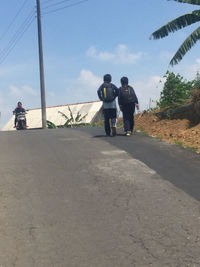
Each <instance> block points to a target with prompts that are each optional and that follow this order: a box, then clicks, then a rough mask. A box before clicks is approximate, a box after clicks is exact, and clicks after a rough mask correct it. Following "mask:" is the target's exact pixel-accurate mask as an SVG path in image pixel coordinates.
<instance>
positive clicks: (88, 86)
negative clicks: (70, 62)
mask: <svg viewBox="0 0 200 267" xmlns="http://www.w3.org/2000/svg"><path fill="white" fill-rule="evenodd" d="M101 83H102V78H100V77H98V76H96V75H94V74H93V73H92V72H91V71H90V70H84V69H83V70H81V71H80V75H79V77H78V78H77V79H75V80H73V81H71V82H70V83H69V85H68V88H67V99H68V103H73V102H83V101H93V100H97V99H98V97H97V89H98V88H99V86H100V85H101Z"/></svg>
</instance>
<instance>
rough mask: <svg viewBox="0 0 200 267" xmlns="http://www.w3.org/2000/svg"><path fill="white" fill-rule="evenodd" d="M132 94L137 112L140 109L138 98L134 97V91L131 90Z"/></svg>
mask: <svg viewBox="0 0 200 267" xmlns="http://www.w3.org/2000/svg"><path fill="white" fill-rule="evenodd" d="M133 92H134V96H135V105H136V108H137V110H139V109H140V106H139V102H138V98H137V96H136V93H135V90H134V89H133Z"/></svg>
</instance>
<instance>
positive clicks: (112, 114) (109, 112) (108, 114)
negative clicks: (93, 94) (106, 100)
mask: <svg viewBox="0 0 200 267" xmlns="http://www.w3.org/2000/svg"><path fill="white" fill-rule="evenodd" d="M103 113H104V127H105V132H106V135H110V120H115V122H116V118H117V110H116V109H114V108H108V109H104V111H103Z"/></svg>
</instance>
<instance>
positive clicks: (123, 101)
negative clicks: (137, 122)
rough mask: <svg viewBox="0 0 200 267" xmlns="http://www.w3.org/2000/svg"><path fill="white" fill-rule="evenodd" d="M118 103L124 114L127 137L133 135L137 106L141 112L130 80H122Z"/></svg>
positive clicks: (124, 78) (123, 78)
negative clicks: (129, 82)
mask: <svg viewBox="0 0 200 267" xmlns="http://www.w3.org/2000/svg"><path fill="white" fill-rule="evenodd" d="M118 103H119V107H120V110H121V111H122V113H123V123H124V131H125V135H127V136H129V135H131V134H133V129H134V112H135V106H136V108H137V110H139V104H138V98H137V96H136V94H135V91H134V89H133V87H131V86H130V85H129V84H128V78H127V77H122V78H121V87H120V88H119V96H118Z"/></svg>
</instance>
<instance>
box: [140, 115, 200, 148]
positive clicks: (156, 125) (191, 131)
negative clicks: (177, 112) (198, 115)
mask: <svg viewBox="0 0 200 267" xmlns="http://www.w3.org/2000/svg"><path fill="white" fill-rule="evenodd" d="M135 129H136V130H140V131H143V132H145V133H147V134H148V135H150V136H154V137H157V138H160V139H162V140H165V141H167V142H169V143H173V144H178V145H181V146H184V147H186V148H191V149H194V150H195V151H197V152H200V123H199V124H197V125H192V123H191V121H190V120H188V119H173V120H172V119H164V120H160V119H159V118H157V117H156V116H155V115H153V114H152V113H148V112H145V113H141V114H137V115H136V116H135Z"/></svg>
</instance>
